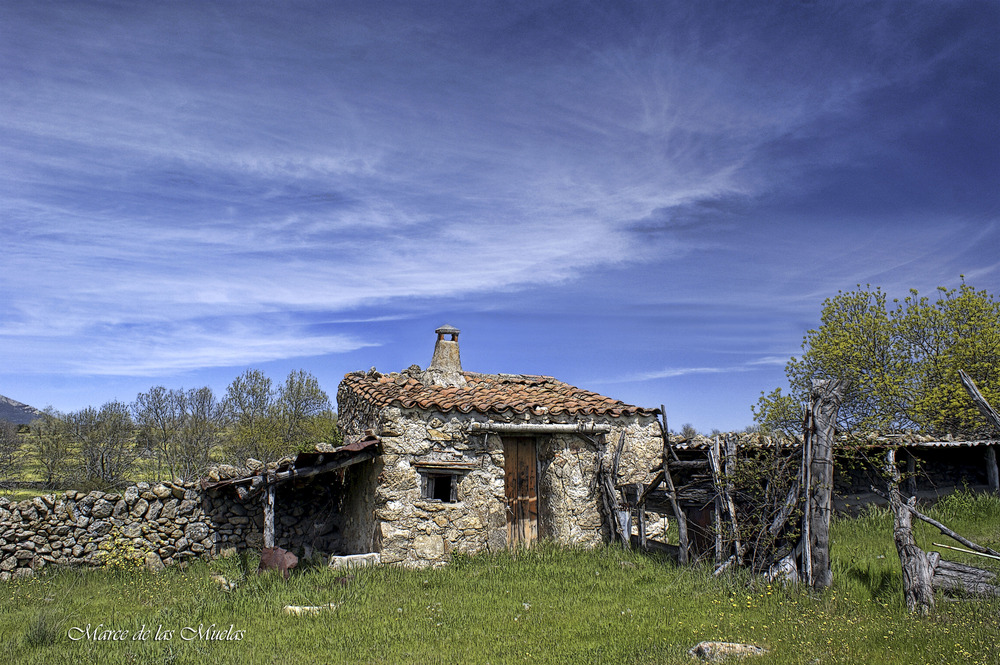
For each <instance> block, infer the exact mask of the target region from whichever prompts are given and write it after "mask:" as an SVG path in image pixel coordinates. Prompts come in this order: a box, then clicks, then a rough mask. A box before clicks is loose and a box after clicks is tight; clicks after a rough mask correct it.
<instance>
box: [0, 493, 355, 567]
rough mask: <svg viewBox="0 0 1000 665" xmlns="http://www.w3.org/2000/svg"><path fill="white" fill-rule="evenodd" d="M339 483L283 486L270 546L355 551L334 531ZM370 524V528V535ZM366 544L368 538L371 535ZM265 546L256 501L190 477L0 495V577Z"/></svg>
mask: <svg viewBox="0 0 1000 665" xmlns="http://www.w3.org/2000/svg"><path fill="white" fill-rule="evenodd" d="M339 487H340V485H339V484H338V483H336V482H335V483H333V484H325V483H322V482H316V483H312V484H309V485H307V486H304V487H303V486H299V487H291V486H282V487H279V490H278V492H277V495H276V515H275V517H276V527H275V531H276V544H277V545H278V546H280V547H284V548H285V549H288V550H290V551H293V552H296V553H298V554H299V555H305V556H310V555H312V554H314V553H321V554H331V553H338V554H339V553H354V552H351V551H346V552H345V550H350V548H349V547H346V548H345V543H344V542H343V539H342V536H341V528H342V525H341V523H340V519H339V515H340V511H339V507H340V503H341V502H342V498H341V497H342V494H341V493H340V492H339V491H338V489H339ZM370 533H371V526H369V534H370ZM369 540H370V535H369ZM262 546H263V510H262V503H261V500H253V501H250V502H247V503H243V502H241V501H238V500H237V499H236V498H235V497H234V496H233V495H231V494H229V493H228V492H226V491H216V492H207V491H202V490H200V489H199V488H198V486H197V485H195V484H192V483H188V484H182V483H159V484H152V485H151V484H149V483H138V484H136V485H133V486H130V487H128V488H126V489H125V490H123V491H121V492H100V491H94V492H76V491H72V490H69V491H66V492H61V493H59V494H48V495H45V496H39V497H35V498H34V499H30V500H24V501H18V502H13V501H10V500H8V499H6V498H0V581H6V580H10V579H12V578H15V577H22V576H29V575H33V574H34V573H36V572H38V571H41V570H43V569H44V568H46V567H47V566H100V565H102V564H103V563H104V561H105V556H106V554H105V552H107V551H108V550H109V549H118V550H123V551H126V552H128V553H130V554H132V555H134V556H138V557H141V558H142V559H143V561H144V563H145V564H146V565H147V566H148V567H149V568H151V569H154V570H155V569H159V568H162V567H163V566H168V565H171V564H175V563H179V562H182V561H185V560H188V559H192V558H197V557H204V558H207V557H212V556H218V555H220V554H226V553H230V552H236V551H239V550H242V549H259V548H260V547H262Z"/></svg>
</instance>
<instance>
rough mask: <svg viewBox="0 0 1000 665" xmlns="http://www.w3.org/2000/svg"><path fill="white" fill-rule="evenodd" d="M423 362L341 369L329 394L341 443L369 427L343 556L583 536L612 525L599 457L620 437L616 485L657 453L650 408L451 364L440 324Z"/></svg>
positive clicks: (413, 554) (473, 548)
mask: <svg viewBox="0 0 1000 665" xmlns="http://www.w3.org/2000/svg"><path fill="white" fill-rule="evenodd" d="M436 333H437V341H436V343H435V347H434V353H433V357H432V360H431V364H430V366H429V367H428V368H427V369H426V370H422V369H421V368H420V367H418V366H416V365H414V366H411V367H410V368H408V369H406V370H403V371H402V372H393V373H390V374H382V373H379V372H377V371H376V370H375V369H374V368H373V369H372V370H369V371H368V372H354V373H350V374H347V375H346V376H345V377H344V380H343V381H342V382H341V384H340V387H339V389H338V392H337V404H338V418H339V423H340V427H341V430H342V432H343V433H344V437H345V440H356V439H358V438H360V437H361V436H363V435H365V434H366V433H367V434H369V435H371V434H374V435H376V436H378V437H379V439H380V440H381V443H382V454H381V455H380V456H379V457H378V458H377V459H375V460H374V463H373V464H369V465H358V466H356V467H352V469H353V470H355V472H356V473H357V474H360V475H361V477H356V478H355V479H354V480H353V482H352V483H351V486H352V488H353V489H354V491H355V492H356V493H355V495H354V496H353V497H351V499H350V501H349V502H347V503H349V504H350V505H351V507H352V514H351V515H350V516H349V517H348V516H346V515H345V516H344V518H345V519H349V521H350V526H349V528H347V529H345V531H344V532H343V533H344V535H345V536H346V535H347V534H348V533H350V534H351V537H350V538H344V539H343V540H342V542H341V546H342V548H343V549H344V550H345V553H360V552H379V553H380V554H381V560H382V562H383V563H399V564H403V565H409V566H422V565H428V564H436V563H440V562H444V561H447V560H448V559H449V558H450V556H451V554H452V553H455V552H458V553H465V554H471V553H474V552H479V551H484V550H499V549H504V548H508V547H519V546H529V545H531V544H532V543H533V542H535V541H536V540H539V539H544V538H547V539H552V540H555V541H557V542H560V543H563V544H568V545H583V546H589V545H594V544H596V543H599V542H602V541H604V540H605V539H607V537H608V535H609V526H608V525H609V520H608V517H607V516H606V515H604V514H603V512H604V511H603V510H602V508H601V505H602V504H601V495H600V489H599V487H598V482H597V471H598V465H599V464H600V463H602V459H604V460H605V461H604V463H607V464H609V463H610V460H609V459H608V458H610V454H608V455H604V451H605V450H607V449H614V448H615V447H617V445H618V443H619V442H621V443H622V455H621V463H620V469H621V470H620V472H619V477H618V479H617V480H618V482H619V483H629V482H643V481H645V480H647V476H648V470H649V469H650V468H652V467H653V466H654V464H655V462H656V461H657V460H659V459H660V455H661V452H662V440H661V438H660V430H659V427H658V425H657V421H656V416H657V413H658V410H657V409H650V408H641V407H636V406H631V405H628V404H625V403H623V402H620V401H618V400H614V399H611V398H609V397H605V396H602V395H599V394H597V393H594V392H590V391H587V390H582V389H580V388H576V387H574V386H571V385H569V384H566V383H563V382H562V381H558V380H556V379H554V378H552V377H547V376H531V375H514V374H479V373H476V372H467V371H464V370H463V369H462V365H461V358H460V353H459V345H458V334H459V331H458V330H457V329H455V328H452V327H449V326H444V327H442V328H439V329H437V331H436Z"/></svg>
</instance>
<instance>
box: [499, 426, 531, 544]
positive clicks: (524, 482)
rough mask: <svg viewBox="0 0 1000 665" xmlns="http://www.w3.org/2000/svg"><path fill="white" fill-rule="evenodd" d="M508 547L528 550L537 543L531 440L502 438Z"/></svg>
mask: <svg viewBox="0 0 1000 665" xmlns="http://www.w3.org/2000/svg"><path fill="white" fill-rule="evenodd" d="M503 455H504V488H505V491H506V495H507V545H508V546H509V547H511V548H515V547H528V546H530V545H531V544H532V543H533V542H535V541H536V540H538V454H537V451H536V448H535V440H534V439H533V438H530V437H511V438H504V441H503Z"/></svg>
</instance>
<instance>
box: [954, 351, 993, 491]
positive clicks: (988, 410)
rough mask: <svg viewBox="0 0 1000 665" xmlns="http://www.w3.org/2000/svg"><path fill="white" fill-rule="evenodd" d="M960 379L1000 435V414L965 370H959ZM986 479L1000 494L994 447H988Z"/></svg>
mask: <svg viewBox="0 0 1000 665" xmlns="http://www.w3.org/2000/svg"><path fill="white" fill-rule="evenodd" d="M958 378H959V379H961V380H962V386H963V387H964V388H965V391H966V392H967V393H969V397H971V398H972V401H973V403H974V404H975V405H976V408H977V409H979V412H980V413H981V414H983V416H984V417H985V418H986V420H987V421H988V422H989V423H990V425H992V426H993V429H994V430H995V431H996V432H997V433H998V434H1000V414H998V413H997V411H996V409H994V408H993V405H992V404H990V403H989V401H988V400H987V399H986V398H985V397H983V394H982V393H981V392H979V387H978V386H977V385H976V382H975V381H973V380H972V377H971V376H969V375H968V374H966V373H965V371H964V370H961V369H960V370H958ZM986 477H987V479H988V480H989V483H990V490H991V491H992V492H994V493H1000V472H998V470H997V453H996V450H995V449H994V447H993V446H986Z"/></svg>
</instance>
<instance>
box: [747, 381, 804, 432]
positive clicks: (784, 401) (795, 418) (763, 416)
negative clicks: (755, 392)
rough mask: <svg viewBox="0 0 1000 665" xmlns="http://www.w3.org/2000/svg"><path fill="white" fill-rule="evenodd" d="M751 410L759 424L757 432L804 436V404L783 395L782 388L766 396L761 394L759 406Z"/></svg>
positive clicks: (758, 401)
mask: <svg viewBox="0 0 1000 665" xmlns="http://www.w3.org/2000/svg"><path fill="white" fill-rule="evenodd" d="M750 410H751V411H752V412H753V418H754V421H755V422H756V423H757V429H756V431H759V432H760V433H762V434H782V435H784V436H787V437H792V436H801V435H802V402H801V401H800V400H798V399H796V398H795V397H793V396H792V395H789V394H787V393H782V392H781V388H775V389H774V390H772V391H771V392H770V393H768V394H766V395H765V394H764V393H763V392H761V394H760V399H758V400H757V404H756V405H754V406H751V407H750Z"/></svg>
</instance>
